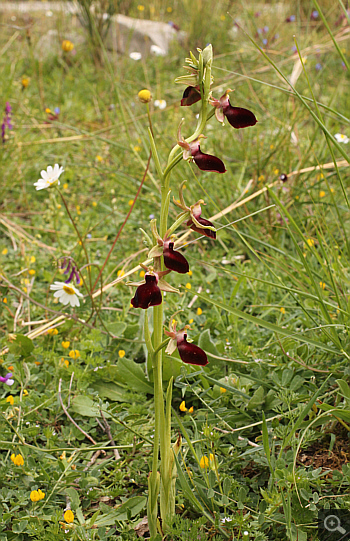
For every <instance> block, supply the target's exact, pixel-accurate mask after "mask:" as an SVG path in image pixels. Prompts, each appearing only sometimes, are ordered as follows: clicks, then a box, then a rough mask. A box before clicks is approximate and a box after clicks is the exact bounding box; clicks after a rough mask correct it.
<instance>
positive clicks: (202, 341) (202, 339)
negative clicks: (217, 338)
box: [198, 329, 220, 356]
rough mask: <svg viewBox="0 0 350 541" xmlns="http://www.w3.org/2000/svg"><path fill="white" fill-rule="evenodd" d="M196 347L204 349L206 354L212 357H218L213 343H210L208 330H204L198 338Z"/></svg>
mask: <svg viewBox="0 0 350 541" xmlns="http://www.w3.org/2000/svg"><path fill="white" fill-rule="evenodd" d="M198 345H199V347H200V348H202V349H204V351H206V352H207V353H212V354H213V355H217V356H219V355H220V354H219V352H218V350H217V349H216V347H215V344H214V342H212V340H211V337H210V329H205V331H203V332H202V333H201V334H200V336H199V340H198Z"/></svg>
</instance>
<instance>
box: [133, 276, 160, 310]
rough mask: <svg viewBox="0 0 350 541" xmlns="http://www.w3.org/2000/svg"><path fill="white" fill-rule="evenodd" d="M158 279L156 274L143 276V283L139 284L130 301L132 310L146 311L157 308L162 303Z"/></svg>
mask: <svg viewBox="0 0 350 541" xmlns="http://www.w3.org/2000/svg"><path fill="white" fill-rule="evenodd" d="M157 284H158V277H157V275H156V274H149V273H147V274H145V283H144V284H141V285H140V286H139V287H138V288H137V289H136V292H135V296H134V297H133V298H132V299H131V304H132V305H133V307H134V308H143V309H144V310H146V309H147V308H149V307H150V306H158V305H159V304H161V303H162V293H161V291H160V289H159V287H158V285H157Z"/></svg>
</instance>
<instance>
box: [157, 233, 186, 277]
mask: <svg viewBox="0 0 350 541" xmlns="http://www.w3.org/2000/svg"><path fill="white" fill-rule="evenodd" d="M163 257H164V265H165V266H166V268H167V269H169V270H172V271H175V272H179V273H180V274H186V272H188V271H189V270H190V267H189V264H188V261H187V259H186V258H185V257H184V256H183V255H182V254H180V252H178V251H176V250H174V243H173V242H172V241H170V240H166V241H164V244H163Z"/></svg>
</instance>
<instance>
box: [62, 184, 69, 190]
mask: <svg viewBox="0 0 350 541" xmlns="http://www.w3.org/2000/svg"><path fill="white" fill-rule="evenodd" d="M63 189H64V190H68V184H67V182H65V183H64V184H63Z"/></svg>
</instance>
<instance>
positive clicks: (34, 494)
mask: <svg viewBox="0 0 350 541" xmlns="http://www.w3.org/2000/svg"><path fill="white" fill-rule="evenodd" d="M44 498H45V492H43V491H42V490H40V488H39V490H32V491H31V493H30V499H31V500H32V502H38V501H39V500H43V499H44Z"/></svg>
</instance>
